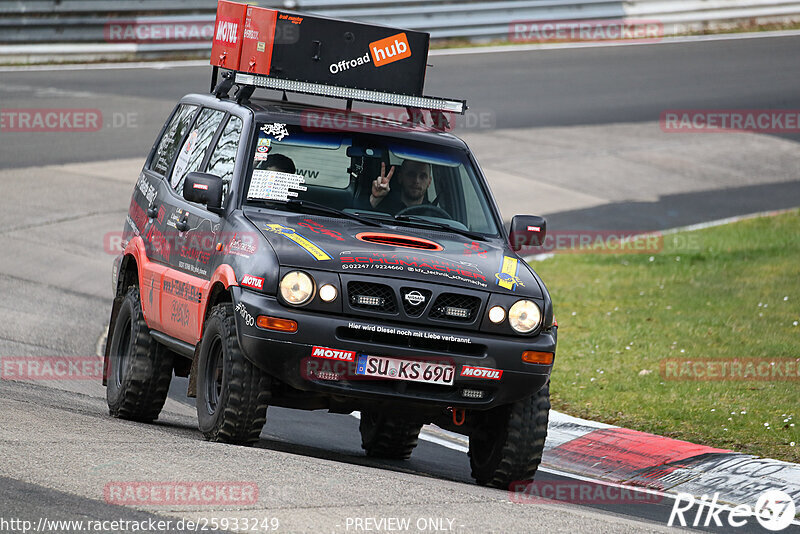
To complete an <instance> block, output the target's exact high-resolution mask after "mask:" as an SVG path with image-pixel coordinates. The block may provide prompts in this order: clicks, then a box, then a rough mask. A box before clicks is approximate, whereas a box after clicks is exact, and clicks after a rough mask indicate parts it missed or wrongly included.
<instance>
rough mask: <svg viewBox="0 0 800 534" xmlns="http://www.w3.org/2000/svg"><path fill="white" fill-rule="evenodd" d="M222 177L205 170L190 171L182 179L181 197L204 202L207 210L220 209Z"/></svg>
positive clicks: (214, 210)
mask: <svg viewBox="0 0 800 534" xmlns="http://www.w3.org/2000/svg"><path fill="white" fill-rule="evenodd" d="M222 187H223V183H222V178H220V177H219V176H216V175H213V174H208V173H205V172H190V173H189V174H187V175H186V178H185V179H184V181H183V198H185V199H186V200H188V201H189V202H196V203H198V204H205V205H206V206H207V207H208V209H209V211H213V212H219V211H220V210H221V209H222Z"/></svg>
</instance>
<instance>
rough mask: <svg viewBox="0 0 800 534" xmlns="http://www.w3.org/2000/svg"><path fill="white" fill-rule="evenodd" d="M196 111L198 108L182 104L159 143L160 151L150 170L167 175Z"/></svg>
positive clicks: (155, 156)
mask: <svg viewBox="0 0 800 534" xmlns="http://www.w3.org/2000/svg"><path fill="white" fill-rule="evenodd" d="M196 110H197V106H194V105H190V104H181V106H180V107H179V108H178V111H176V112H175V114H174V115H173V116H172V120H171V121H170V122H169V124H168V125H167V127H166V129H165V130H164V136H163V137H162V138H161V141H160V142H159V143H158V150H156V153H155V155H154V156H153V161H152V163H151V164H150V170H152V171H155V172H157V173H158V174H160V175H162V176H163V175H165V174H167V171H168V170H169V166H170V164H171V163H172V159H173V158H174V157H175V152H177V151H178V143H180V142H181V139H182V138H183V134H184V133H186V128H188V127H189V124H191V122H192V118H193V117H194V112H195V111H196Z"/></svg>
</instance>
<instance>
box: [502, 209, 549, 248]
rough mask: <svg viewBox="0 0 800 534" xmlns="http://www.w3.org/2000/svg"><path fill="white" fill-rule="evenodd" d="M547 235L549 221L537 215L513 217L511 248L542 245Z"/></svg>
mask: <svg viewBox="0 0 800 534" xmlns="http://www.w3.org/2000/svg"><path fill="white" fill-rule="evenodd" d="M546 235H547V221H545V220H544V217H537V216H536V215H516V216H514V218H513V219H511V235H510V236H509V237H510V239H511V248H512V249H514V251H519V250H522V248H523V247H540V246H542V245H543V244H544V238H545V236H546Z"/></svg>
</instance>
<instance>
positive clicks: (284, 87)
mask: <svg viewBox="0 0 800 534" xmlns="http://www.w3.org/2000/svg"><path fill="white" fill-rule="evenodd" d="M234 81H235V83H237V84H240V85H252V86H254V87H262V88H264V89H277V90H279V91H289V92H292V93H304V94H308V95H317V96H328V97H332V98H346V99H348V100H358V101H360V102H372V103H374V104H386V105H389V106H403V107H410V108H418V109H428V110H435V111H449V112H452V113H459V114H463V113H464V111H466V108H467V106H466V101H465V100H445V99H443V98H435V97H430V96H410V95H398V94H394V93H384V92H381V91H370V90H367V89H353V88H350V87H339V86H336V85H324V84H321V83H311V82H300V81H295V80H284V79H281V78H273V77H270V76H261V75H258V74H247V73H244V72H237V73H236V76H235V80H234Z"/></svg>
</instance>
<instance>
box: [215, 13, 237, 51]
mask: <svg viewBox="0 0 800 534" xmlns="http://www.w3.org/2000/svg"><path fill="white" fill-rule="evenodd" d="M214 40H215V41H218V42H221V43H226V44H232V45H235V44H236V43H237V42H238V41H239V23H238V22H237V21H235V20H224V19H223V20H220V21H219V22H218V23H217V31H216V33H215V35H214Z"/></svg>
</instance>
